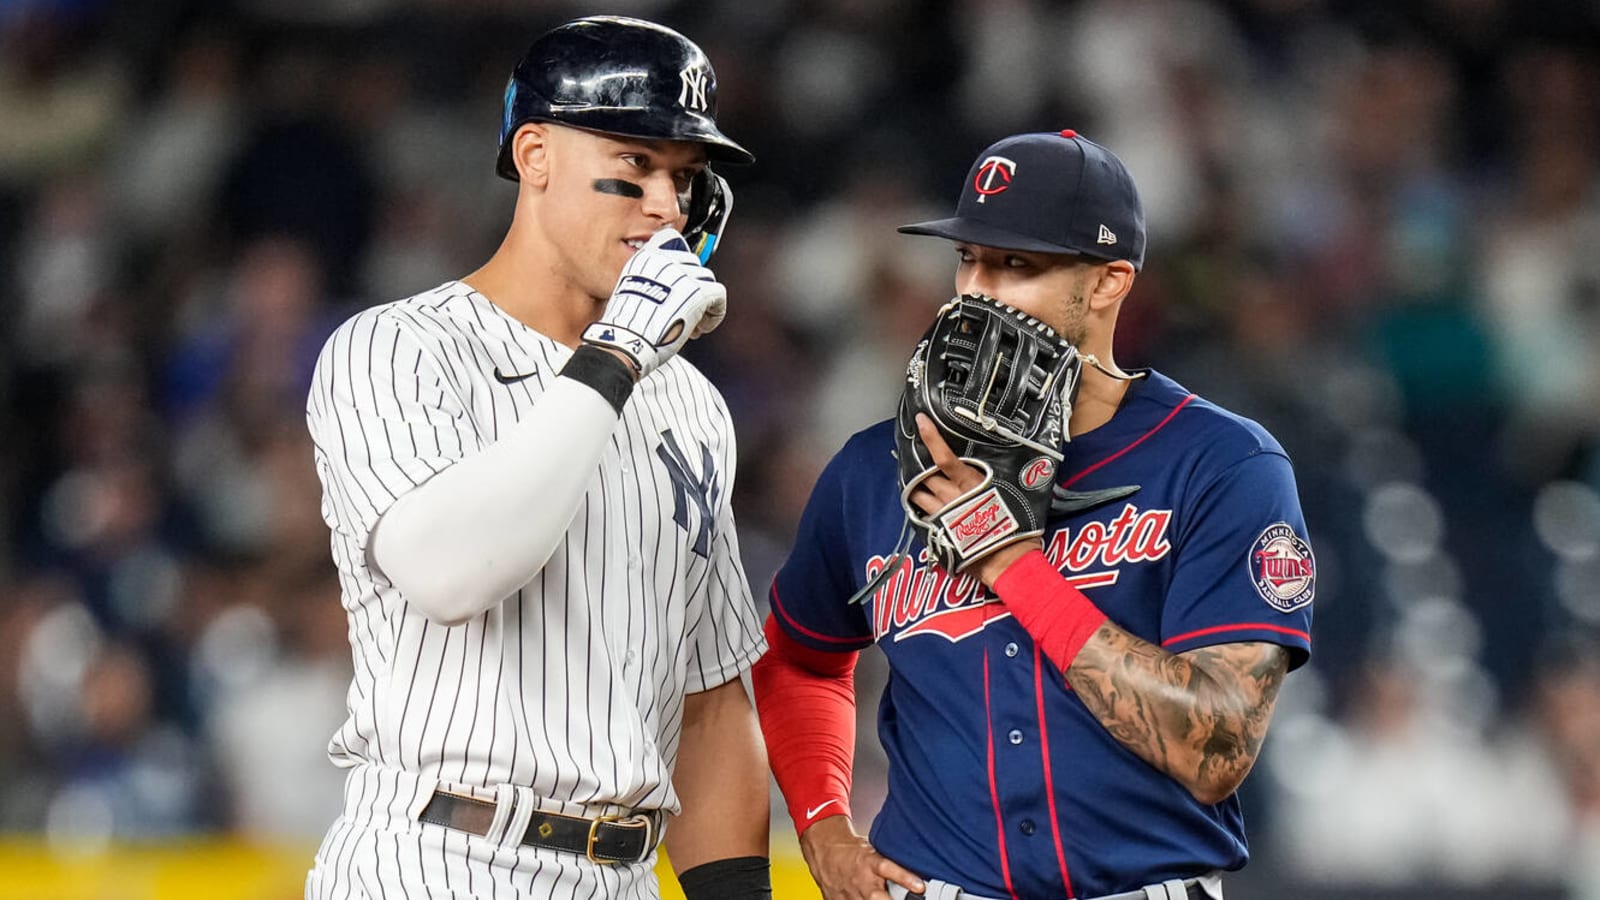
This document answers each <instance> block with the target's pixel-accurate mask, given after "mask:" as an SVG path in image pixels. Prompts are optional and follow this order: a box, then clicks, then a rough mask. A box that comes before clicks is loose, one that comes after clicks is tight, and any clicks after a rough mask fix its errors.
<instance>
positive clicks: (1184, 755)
mask: <svg viewBox="0 0 1600 900" xmlns="http://www.w3.org/2000/svg"><path fill="white" fill-rule="evenodd" d="M1287 669H1288V656H1287V655H1286V654H1285V653H1284V652H1283V650H1282V648H1280V647H1276V646H1274V645H1271V644H1260V643H1249V644H1220V645H1217V646H1213V647H1203V648H1200V649H1198V650H1191V651H1189V652H1188V653H1183V654H1172V653H1169V652H1167V651H1166V650H1163V649H1162V648H1160V647H1158V646H1156V645H1154V644H1151V643H1150V642H1148V641H1144V640H1141V639H1139V638H1137V637H1134V636H1133V635H1131V634H1129V633H1128V632H1126V631H1123V630H1122V629H1121V628H1119V627H1117V626H1116V625H1113V624H1111V623H1110V622H1107V623H1105V624H1103V625H1101V626H1100V628H1099V630H1097V631H1096V632H1095V634H1094V636H1093V637H1092V638H1090V639H1089V641H1088V643H1086V644H1084V646H1083V649H1082V650H1081V651H1080V652H1079V653H1078V655H1077V658H1076V659H1074V660H1073V662H1072V665H1071V666H1070V667H1069V668H1068V669H1067V671H1066V676H1067V683H1068V684H1070V685H1072V688H1073V690H1075V691H1077V692H1078V696H1079V697H1080V698H1081V699H1082V700H1083V703H1084V705H1085V706H1087V707H1088V708H1089V711H1090V712H1092V713H1093V714H1094V716H1095V718H1097V719H1099V720H1100V723H1101V724H1102V725H1103V726H1105V728H1106V730H1107V731H1109V732H1110V733H1111V735H1112V736H1113V737H1115V738H1116V739H1117V740H1118V741H1119V742H1121V743H1122V745H1123V746H1125V747H1127V748H1128V749H1129V750H1131V751H1133V752H1134V753H1135V754H1137V755H1138V756H1139V757H1140V758H1141V759H1143V760H1144V761H1145V762H1148V763H1150V764H1151V765H1152V766H1155V767H1156V768H1157V769H1160V770H1161V771H1163V772H1165V773H1167V774H1168V775H1170V776H1171V777H1173V778H1174V779H1176V780H1177V781H1178V782H1179V783H1180V784H1182V785H1183V786H1184V787H1185V788H1187V789H1188V790H1189V792H1190V793H1191V794H1193V795H1194V796H1195V798H1196V799H1198V800H1200V801H1201V802H1202V803H1218V802H1221V801H1222V800H1224V799H1226V798H1227V797H1228V796H1229V795H1230V794H1232V793H1233V792H1234V791H1235V790H1237V789H1238V787H1239V784H1240V783H1241V782H1243V781H1244V778H1245V776H1246V775H1248V774H1249V773H1250V769H1251V767H1252V766H1254V765H1255V761H1256V757H1257V755H1258V754H1259V753H1260V752H1261V742H1262V740H1263V739H1264V738H1265V737H1266V733H1267V724H1268V722H1269V721H1270V720H1271V718H1272V710H1273V707H1274V705H1275V704H1276V701H1277V696H1278V688H1279V686H1280V685H1281V684H1282V683H1283V676H1284V673H1285V672H1286V671H1287Z"/></svg>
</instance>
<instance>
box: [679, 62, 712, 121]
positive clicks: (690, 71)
mask: <svg viewBox="0 0 1600 900" xmlns="http://www.w3.org/2000/svg"><path fill="white" fill-rule="evenodd" d="M678 79H679V80H680V81H682V82H683V87H682V88H681V89H680V90H679V91H678V105H679V106H682V107H683V108H684V109H692V110H694V111H695V112H705V111H706V107H707V106H709V105H710V104H708V103H707V102H706V83H707V80H708V79H707V78H706V70H705V67H703V66H690V67H689V68H687V69H684V70H683V71H681V72H679V73H678Z"/></svg>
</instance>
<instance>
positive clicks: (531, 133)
mask: <svg viewBox="0 0 1600 900" xmlns="http://www.w3.org/2000/svg"><path fill="white" fill-rule="evenodd" d="M511 163H512V165H514V166H516V167H517V178H519V179H520V180H521V181H522V183H523V184H526V185H528V186H529V187H535V188H543V187H544V186H545V185H546V184H548V183H549V182H550V126H549V125H546V124H545V123H543V122H528V123H526V124H524V125H522V126H521V127H519V128H518V129H517V133H516V134H514V135H512V136H511Z"/></svg>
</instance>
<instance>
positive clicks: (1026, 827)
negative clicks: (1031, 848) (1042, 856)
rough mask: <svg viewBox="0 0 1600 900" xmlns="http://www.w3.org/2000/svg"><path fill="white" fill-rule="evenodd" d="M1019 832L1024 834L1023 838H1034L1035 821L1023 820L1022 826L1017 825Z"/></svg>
mask: <svg viewBox="0 0 1600 900" xmlns="http://www.w3.org/2000/svg"><path fill="white" fill-rule="evenodd" d="M1017 830H1018V831H1020V832H1022V835H1023V837H1030V836H1032V835H1033V832H1034V825H1033V820H1032V819H1023V820H1022V822H1021V824H1019V825H1017Z"/></svg>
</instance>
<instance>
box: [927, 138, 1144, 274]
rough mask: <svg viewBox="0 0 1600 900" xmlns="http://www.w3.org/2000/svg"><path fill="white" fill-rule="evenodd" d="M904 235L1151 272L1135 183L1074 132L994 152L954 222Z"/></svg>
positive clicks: (970, 182) (977, 170)
mask: <svg viewBox="0 0 1600 900" xmlns="http://www.w3.org/2000/svg"><path fill="white" fill-rule="evenodd" d="M900 231H902V232H903V233H905V234H931V235H933V236H935V237H942V238H947V239H949V240H952V241H961V242H962V243H966V244H978V245H981V246H984V247H998V248H1000V249H1002V250H1026V251H1032V252H1037V253H1076V254H1081V255H1083V256H1092V257H1095V258H1097V259H1125V260H1127V261H1128V262H1131V263H1133V267H1134V268H1135V269H1142V268H1143V267H1144V205H1143V204H1141V203H1140V202H1139V191H1138V190H1137V189H1136V188H1135V187H1134V186H1133V176H1132V175H1129V174H1128V168H1127V166H1124V165H1123V164H1122V160H1120V159H1118V158H1117V155H1116V154H1115V153H1112V152H1111V151H1110V150H1107V149H1106V148H1104V147H1102V146H1100V145H1099V144H1096V143H1095V142H1094V141H1091V140H1089V139H1087V138H1085V137H1083V136H1081V135H1079V134H1078V133H1077V132H1075V131H1072V130H1070V129H1068V130H1066V131H1059V132H1058V131H1046V132H1039V133H1035V134H1018V135H1012V136H1011V137H1008V138H1004V139H1002V140H1000V141H997V142H996V143H994V144H991V145H990V146H989V148H988V149H987V150H984V151H983V153H982V154H981V155H979V157H978V159H977V161H976V162H974V163H973V164H972V169H971V171H969V172H967V181H966V184H965V185H963V186H962V188H961V201H960V203H958V204H957V205H956V214H955V217H954V218H949V219H935V220H934V221H931V222H918V223H916V224H914V225H902V226H900Z"/></svg>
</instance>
